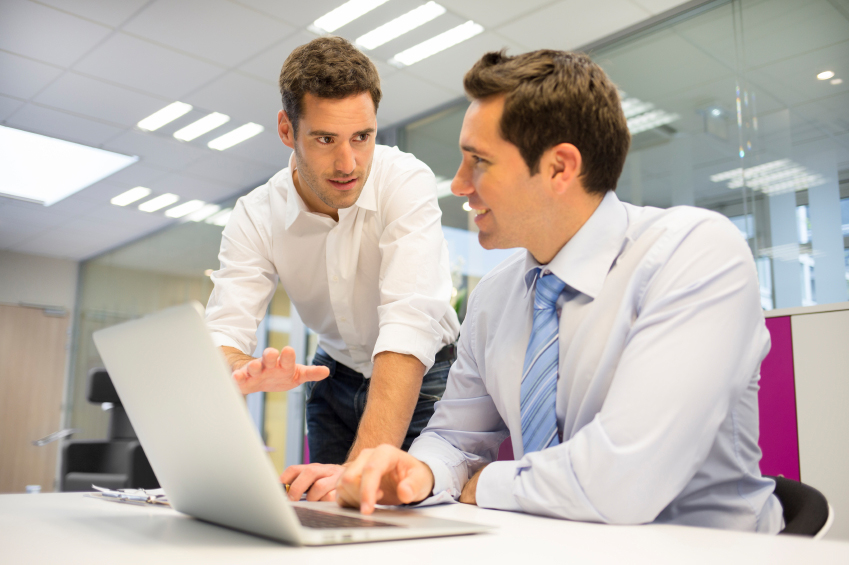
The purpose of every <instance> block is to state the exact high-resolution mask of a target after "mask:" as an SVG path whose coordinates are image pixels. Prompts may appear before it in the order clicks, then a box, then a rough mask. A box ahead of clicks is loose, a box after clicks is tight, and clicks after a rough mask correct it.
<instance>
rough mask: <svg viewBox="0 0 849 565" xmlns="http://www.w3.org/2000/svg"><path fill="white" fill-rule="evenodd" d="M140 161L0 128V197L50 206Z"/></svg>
mask: <svg viewBox="0 0 849 565" xmlns="http://www.w3.org/2000/svg"><path fill="white" fill-rule="evenodd" d="M138 160H139V158H138V157H135V156H129V155H121V154H119V153H113V152H111V151H104V150H103V149H96V148H94V147H88V146H86V145H80V144H79V143H72V142H70V141H64V140H61V139H55V138H53V137H47V136H45V135H39V134H37V133H30V132H28V131H22V130H19V129H14V128H10V127H5V126H0V195H3V196H8V197H10V198H17V199H19V200H26V201H28V202H36V203H38V204H43V205H44V206H50V205H51V204H55V203H56V202H59V201H60V200H62V199H63V198H67V197H68V196H70V195H72V194H74V193H75V192H79V191H80V190H82V189H84V188H85V187H87V186H91V185H92V184H94V183H96V182H97V181H99V180H103V179H104V178H106V177H108V176H109V175H111V174H113V173H116V172H118V171H120V170H121V169H123V168H125V167H128V166H130V165H132V164H133V163H135V162H136V161H138Z"/></svg>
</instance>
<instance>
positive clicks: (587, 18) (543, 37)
mask: <svg viewBox="0 0 849 565" xmlns="http://www.w3.org/2000/svg"><path fill="white" fill-rule="evenodd" d="M650 15H651V14H650V13H648V12H647V11H646V10H644V9H642V8H639V7H637V6H636V5H635V4H631V3H630V2H621V1H619V0H562V1H561V2H557V3H556V4H552V5H550V6H548V7H546V8H543V9H541V10H539V11H537V12H534V13H533V14H531V15H530V16H526V17H524V18H520V19H519V20H517V21H514V22H512V23H508V24H506V25H504V26H502V27H500V28H498V31H499V32H500V33H501V34H502V35H504V36H505V37H507V39H510V40H512V41H514V42H516V43H519V44H521V45H525V46H527V47H528V48H530V49H576V48H578V47H580V46H581V45H586V44H587V43H591V42H593V41H596V40H598V39H601V38H602V37H604V36H606V35H610V34H611V33H614V32H616V31H619V30H620V29H623V28H626V27H628V26H630V25H633V24H635V23H637V22H639V21H641V20H643V19H645V18H647V17H649V16H650Z"/></svg>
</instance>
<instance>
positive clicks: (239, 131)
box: [207, 122, 265, 151]
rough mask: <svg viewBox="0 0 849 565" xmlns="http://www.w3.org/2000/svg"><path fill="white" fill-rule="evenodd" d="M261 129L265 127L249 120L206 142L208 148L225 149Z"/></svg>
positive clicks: (261, 130) (258, 132) (248, 137)
mask: <svg viewBox="0 0 849 565" xmlns="http://www.w3.org/2000/svg"><path fill="white" fill-rule="evenodd" d="M263 130H265V128H264V127H262V126H261V125H259V124H255V123H253V122H249V123H247V124H245V125H243V126H239V127H237V128H236V129H234V130H233V131H230V132H227V133H225V134H224V135H222V136H221V137H216V138H215V139H213V140H212V141H210V142H209V143H208V144H207V147H209V148H210V149H217V150H219V151H224V150H225V149H228V148H230V147H233V146H234V145H236V144H238V143H241V142H243V141H245V140H246V139H250V138H252V137H253V136H255V135H258V134H260V133H262V132H263Z"/></svg>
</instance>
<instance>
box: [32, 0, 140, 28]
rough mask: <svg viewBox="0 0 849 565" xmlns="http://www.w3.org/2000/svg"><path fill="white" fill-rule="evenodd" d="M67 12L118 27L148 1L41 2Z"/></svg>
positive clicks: (75, 0)
mask: <svg viewBox="0 0 849 565" xmlns="http://www.w3.org/2000/svg"><path fill="white" fill-rule="evenodd" d="M40 2H41V3H42V4H49V5H51V6H54V7H56V8H58V9H60V10H63V11H65V12H71V13H72V14H75V15H77V16H80V17H83V18H87V19H90V20H94V21H96V22H99V23H102V24H106V25H108V26H110V27H117V26H119V25H121V24H122V23H124V21H126V19H127V18H129V17H130V16H132V15H133V14H134V13H135V12H136V11H137V10H138V9H139V8H141V7H142V6H144V4H145V3H146V2H147V0H121V1H120V2H104V1H103V0H40Z"/></svg>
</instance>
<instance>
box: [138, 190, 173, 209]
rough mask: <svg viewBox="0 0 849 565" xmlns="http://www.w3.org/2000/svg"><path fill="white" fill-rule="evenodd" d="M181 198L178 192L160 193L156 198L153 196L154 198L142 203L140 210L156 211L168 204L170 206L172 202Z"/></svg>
mask: <svg viewBox="0 0 849 565" xmlns="http://www.w3.org/2000/svg"><path fill="white" fill-rule="evenodd" d="M179 199H180V197H179V196H177V195H176V194H171V193H167V194H160V195H159V196H157V197H156V198H152V199H150V200H148V201H147V202H145V203H143V204H142V205H140V206H139V210H141V211H142V212H156V211H157V210H160V209H162V208H165V207H166V206H170V205H171V204H174V203H175V202H177V201H178V200H179Z"/></svg>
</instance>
